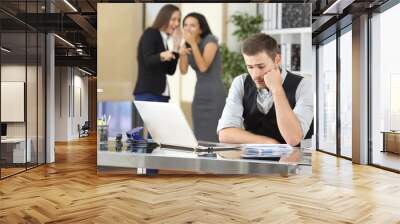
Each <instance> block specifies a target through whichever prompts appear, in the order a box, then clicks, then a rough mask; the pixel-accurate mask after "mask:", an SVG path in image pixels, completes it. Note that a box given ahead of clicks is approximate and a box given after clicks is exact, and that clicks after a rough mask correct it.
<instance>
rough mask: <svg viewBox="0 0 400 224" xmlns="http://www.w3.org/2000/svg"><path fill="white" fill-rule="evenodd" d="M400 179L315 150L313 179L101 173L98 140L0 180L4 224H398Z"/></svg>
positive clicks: (63, 149) (61, 149) (64, 148)
mask: <svg viewBox="0 0 400 224" xmlns="http://www.w3.org/2000/svg"><path fill="white" fill-rule="evenodd" d="M399 198H400V175H399V174H396V173H392V172H388V171H384V170H381V169H378V168H374V167H370V166H361V165H353V164H352V163H351V162H350V161H348V160H344V159H338V158H336V157H333V156H330V155H327V154H324V153H320V152H316V153H314V155H313V174H312V175H310V176H292V177H289V178H284V177H280V176H237V175H236V176H223V175H217V176H213V175H193V174H179V175H166V174H165V175H159V176H157V177H142V176H135V175H105V176H103V175H97V172H96V139H95V137H88V138H82V139H81V140H80V141H74V142H70V143H68V144H60V143H58V144H57V145H56V163H54V164H50V165H46V166H41V167H39V168H36V169H33V170H29V171H27V172H25V173H21V174H18V175H16V176H13V177H10V178H7V179H5V180H2V181H0V202H1V203H0V223H400V212H399V211H400V200H398V199H399Z"/></svg>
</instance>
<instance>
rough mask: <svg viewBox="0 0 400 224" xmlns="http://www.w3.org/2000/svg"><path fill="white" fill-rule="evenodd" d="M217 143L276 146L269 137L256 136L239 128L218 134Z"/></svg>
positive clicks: (225, 129)
mask: <svg viewBox="0 0 400 224" xmlns="http://www.w3.org/2000/svg"><path fill="white" fill-rule="evenodd" d="M218 135H219V141H220V142H223V143H231V144H249V143H257V144H277V143H278V142H277V141H276V140H275V139H273V138H270V137H266V136H262V135H256V134H253V133H250V132H248V131H246V130H243V129H241V128H224V129H222V130H221V131H219V133H218Z"/></svg>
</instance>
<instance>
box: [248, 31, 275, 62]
mask: <svg viewBox="0 0 400 224" xmlns="http://www.w3.org/2000/svg"><path fill="white" fill-rule="evenodd" d="M263 51H264V52H265V53H267V54H268V56H270V57H271V59H272V60H274V59H275V56H276V55H277V54H279V46H278V43H277V42H276V40H275V39H274V38H272V37H271V36H269V35H267V34H265V33H258V34H255V35H253V36H250V37H248V38H246V39H245V40H244V41H243V44H242V53H243V54H245V55H249V56H253V55H256V54H258V53H261V52H263Z"/></svg>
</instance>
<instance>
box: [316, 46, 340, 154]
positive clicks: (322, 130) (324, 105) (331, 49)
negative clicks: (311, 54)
mask: <svg viewBox="0 0 400 224" xmlns="http://www.w3.org/2000/svg"><path fill="white" fill-rule="evenodd" d="M332 39H333V38H332ZM318 66H319V67H318V101H319V102H318V117H319V121H318V129H319V133H318V149H320V150H323V151H326V152H330V153H336V40H335V39H333V40H331V41H329V42H327V43H325V44H322V45H320V46H319V48H318Z"/></svg>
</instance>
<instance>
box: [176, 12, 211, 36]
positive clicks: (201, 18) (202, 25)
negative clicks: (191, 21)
mask: <svg viewBox="0 0 400 224" xmlns="http://www.w3.org/2000/svg"><path fill="white" fill-rule="evenodd" d="M188 17H193V18H195V19H197V21H198V22H199V26H200V29H201V34H200V37H201V38H204V37H205V36H207V35H208V34H212V33H211V30H210V27H209V26H208V23H207V20H206V17H204V16H203V15H202V14H200V13H197V12H192V13H189V14H187V15H186V16H185V18H184V19H183V23H182V24H185V20H186V19H187V18H188Z"/></svg>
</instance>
